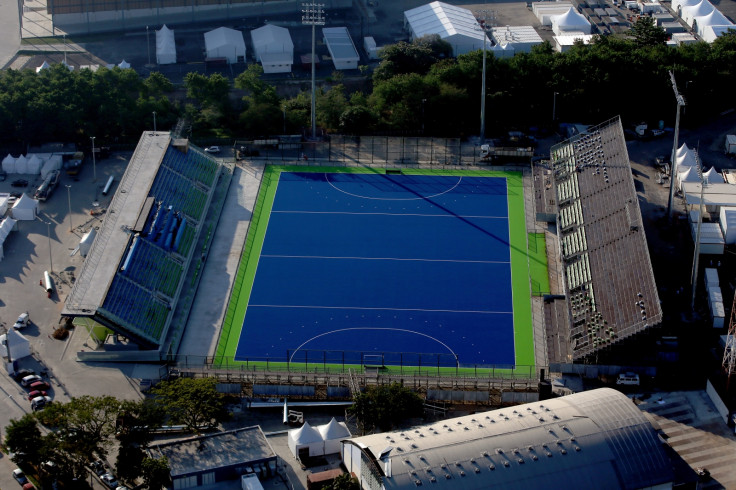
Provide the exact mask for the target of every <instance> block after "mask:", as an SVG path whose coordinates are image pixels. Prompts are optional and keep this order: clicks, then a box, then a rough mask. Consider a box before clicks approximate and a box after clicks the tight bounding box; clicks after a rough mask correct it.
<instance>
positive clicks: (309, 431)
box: [288, 422, 325, 459]
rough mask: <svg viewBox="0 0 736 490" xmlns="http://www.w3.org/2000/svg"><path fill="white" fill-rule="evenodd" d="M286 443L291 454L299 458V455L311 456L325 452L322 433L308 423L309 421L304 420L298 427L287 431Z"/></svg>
mask: <svg viewBox="0 0 736 490" xmlns="http://www.w3.org/2000/svg"><path fill="white" fill-rule="evenodd" d="M288 445H289V449H290V450H291V454H293V455H294V457H295V458H297V459H299V457H300V455H302V456H309V457H311V456H322V455H324V454H325V444H324V440H323V439H322V434H320V433H319V431H317V429H315V428H314V427H312V426H311V425H309V422H304V425H302V426H301V427H299V428H298V429H294V430H290V431H289V436H288Z"/></svg>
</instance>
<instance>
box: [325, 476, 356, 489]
mask: <svg viewBox="0 0 736 490" xmlns="http://www.w3.org/2000/svg"><path fill="white" fill-rule="evenodd" d="M327 490H360V483H358V479H357V478H355V477H352V476H350V474H349V473H343V474H342V475H340V476H338V477H337V478H335V479H334V480H332V483H331V484H330V486H328V487H327Z"/></svg>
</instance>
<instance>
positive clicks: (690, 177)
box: [677, 167, 700, 188]
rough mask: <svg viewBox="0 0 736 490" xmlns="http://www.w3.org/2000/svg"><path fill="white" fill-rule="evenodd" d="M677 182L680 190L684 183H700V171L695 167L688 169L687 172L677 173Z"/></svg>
mask: <svg viewBox="0 0 736 490" xmlns="http://www.w3.org/2000/svg"><path fill="white" fill-rule="evenodd" d="M677 182H678V183H679V186H680V188H682V183H683V182H700V177H699V176H698V171H697V170H695V168H693V167H688V168H687V169H686V170H683V171H682V172H678V173H677Z"/></svg>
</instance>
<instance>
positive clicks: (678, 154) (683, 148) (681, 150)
mask: <svg viewBox="0 0 736 490" xmlns="http://www.w3.org/2000/svg"><path fill="white" fill-rule="evenodd" d="M685 153H690V148H688V147H687V143H683V144H682V146H680V147H679V148H678V149H677V151H676V152H675V156H676V157H681V156H682V155H684V154H685Z"/></svg>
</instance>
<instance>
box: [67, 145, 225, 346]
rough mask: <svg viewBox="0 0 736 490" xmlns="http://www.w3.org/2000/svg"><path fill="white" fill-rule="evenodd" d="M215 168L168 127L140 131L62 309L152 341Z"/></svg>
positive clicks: (174, 290) (160, 332) (166, 313)
mask: <svg viewBox="0 0 736 490" xmlns="http://www.w3.org/2000/svg"><path fill="white" fill-rule="evenodd" d="M217 172H218V164H217V163H216V162H215V161H213V160H211V159H210V158H208V157H207V156H206V155H205V154H203V153H202V152H200V151H199V150H197V149H195V148H193V147H190V146H189V145H184V146H175V144H174V143H173V142H172V140H171V138H170V136H169V133H168V132H156V133H154V132H146V133H144V134H143V136H142V137H141V139H140V141H139V143H138V147H137V148H136V151H135V152H134V154H133V156H132V158H131V160H130V163H129V164H128V168H127V170H126V172H125V175H124V176H123V178H122V180H121V182H120V186H119V188H118V191H117V193H116V194H115V197H114V198H113V200H112V202H111V203H110V205H109V207H108V209H107V213H106V217H105V220H104V221H103V224H102V226H101V228H100V230H99V232H98V236H97V239H96V240H95V242H94V243H93V245H92V249H91V250H90V252H89V254H88V255H87V258H86V260H85V263H84V266H83V268H82V271H81V273H80V275H79V277H78V279H77V281H76V282H75V285H74V288H73V289H72V292H71V293H70V295H69V297H68V299H67V302H66V304H65V307H64V310H63V311H62V314H63V315H66V316H87V317H92V318H93V319H95V320H96V321H98V322H100V323H102V324H104V325H106V326H108V327H110V328H112V329H113V330H115V331H117V332H118V333H122V334H123V335H125V336H126V337H129V338H131V339H132V340H134V341H135V342H137V343H141V344H144V345H148V346H150V347H155V346H157V345H160V343H161V342H162V341H163V337H164V335H165V333H166V326H167V324H168V321H169V317H170V316H171V315H170V312H171V311H172V310H173V308H174V306H175V303H176V299H177V295H178V291H179V290H180V284H181V282H182V277H183V274H184V272H185V271H186V265H187V263H188V260H189V258H190V255H191V253H192V243H193V242H194V240H195V238H196V235H197V231H198V225H199V220H200V219H201V218H202V214H203V211H204V210H205V209H206V207H207V203H208V200H209V199H210V194H211V189H212V185H213V184H214V183H215V181H216V177H217ZM151 198H152V199H151ZM134 230H135V231H134Z"/></svg>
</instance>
